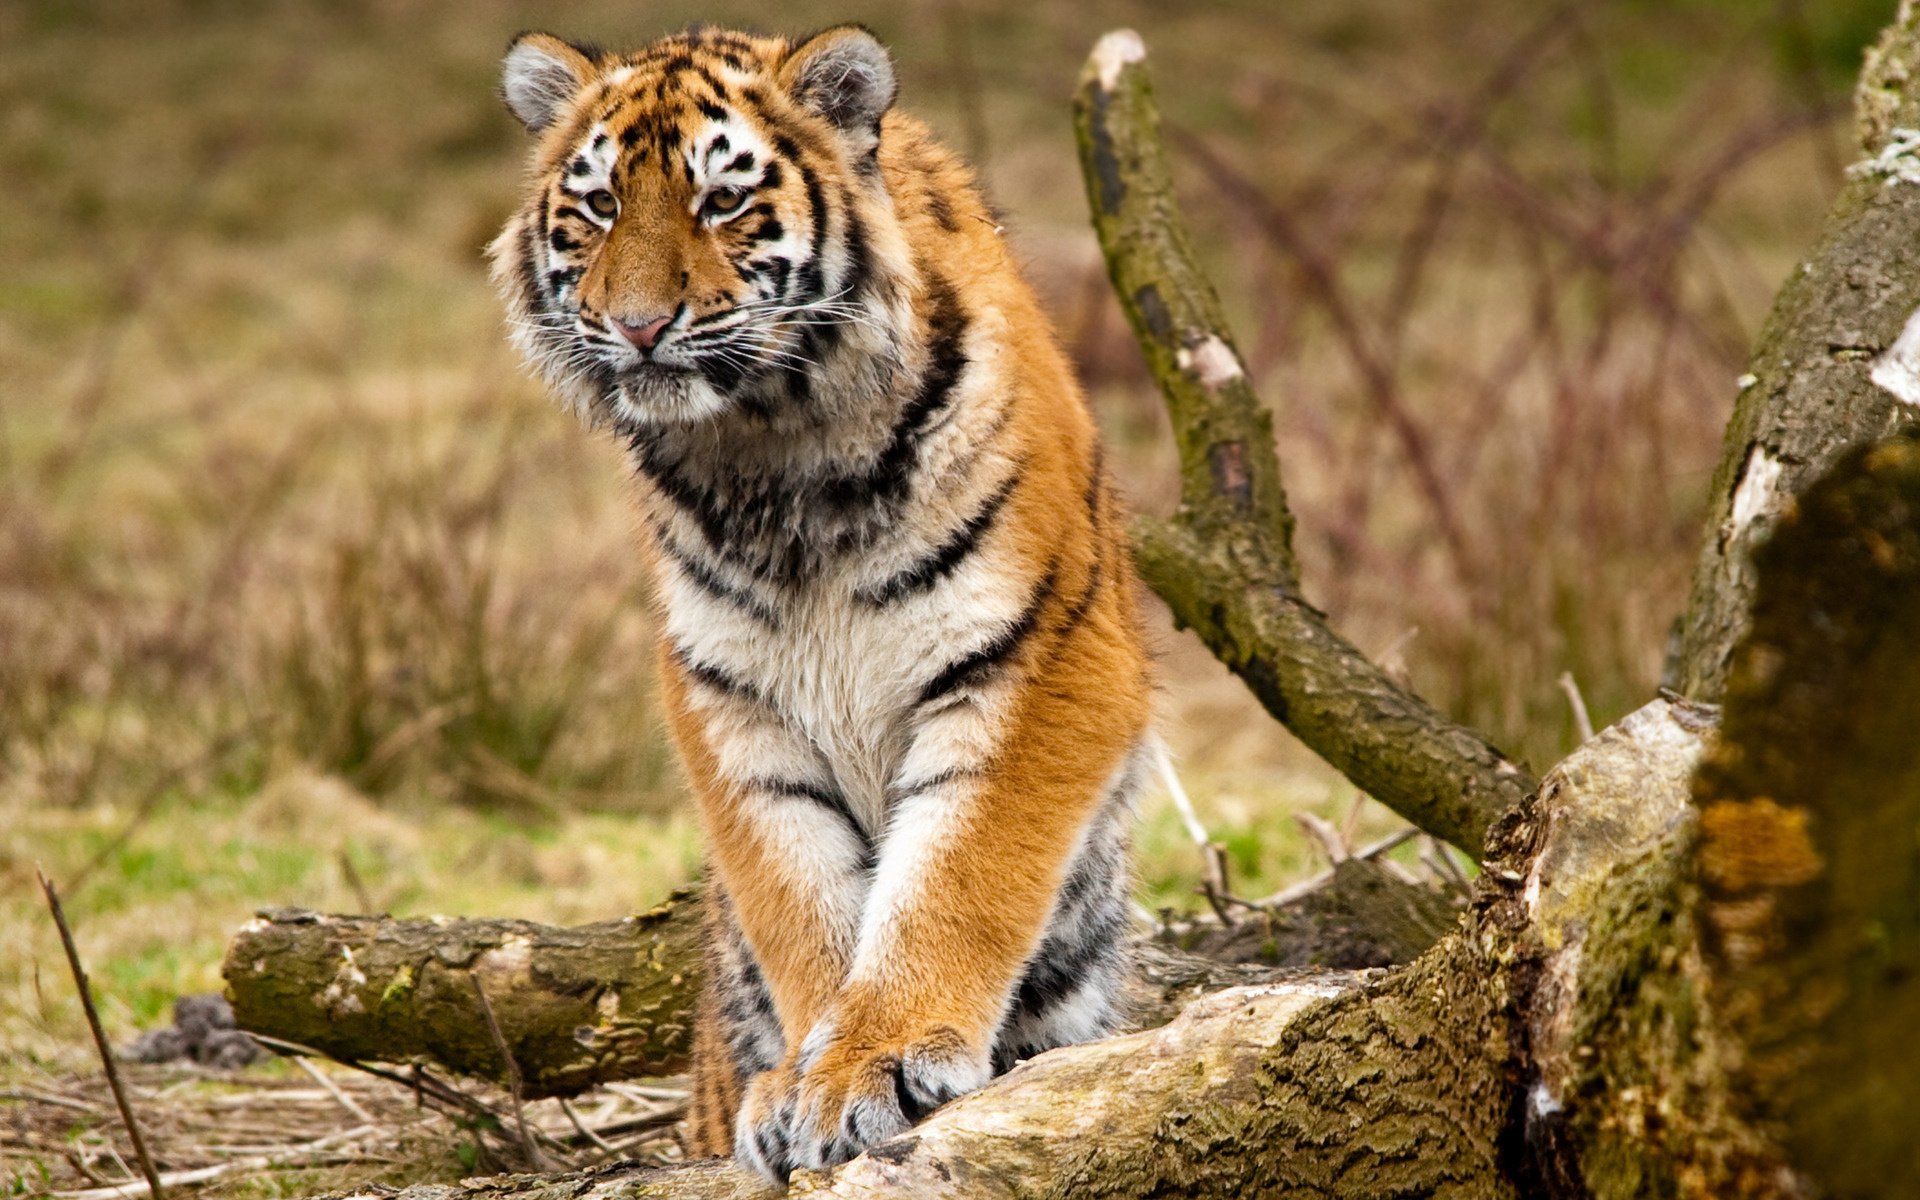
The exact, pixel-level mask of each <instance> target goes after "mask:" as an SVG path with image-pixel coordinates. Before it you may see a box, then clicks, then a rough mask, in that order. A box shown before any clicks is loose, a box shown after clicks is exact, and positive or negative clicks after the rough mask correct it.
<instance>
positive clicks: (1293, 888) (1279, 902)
mask: <svg viewBox="0 0 1920 1200" xmlns="http://www.w3.org/2000/svg"><path fill="white" fill-rule="evenodd" d="M1419 832H1420V831H1419V830H1418V829H1416V828H1414V827H1413V826H1411V825H1409V826H1407V827H1406V828H1405V829H1401V830H1396V831H1395V832H1393V833H1390V834H1388V835H1387V836H1386V837H1383V838H1381V839H1380V840H1379V841H1377V842H1370V843H1368V844H1367V845H1365V846H1362V847H1360V848H1359V849H1358V850H1355V851H1354V852H1353V854H1352V855H1351V857H1352V858H1354V859H1356V860H1358V861H1362V862H1364V861H1366V860H1368V859H1372V858H1378V857H1380V856H1381V855H1382V854H1385V853H1386V852H1387V851H1389V850H1391V849H1393V848H1394V847H1395V846H1398V845H1400V844H1401V843H1402V842H1405V841H1407V840H1408V839H1409V838H1412V837H1414V836H1415V835H1417V834H1418V833H1419ZM1332 882H1333V870H1332V869H1331V868H1329V869H1327V870H1325V871H1322V872H1320V873H1319V874H1318V875H1315V876H1313V877H1312V878H1311V879H1303V880H1301V881H1300V882H1299V883H1296V884H1291V885H1289V886H1287V887H1284V888H1282V889H1280V890H1279V891H1277V892H1275V893H1274V894H1273V895H1271V896H1268V897H1267V898H1266V899H1264V900H1253V901H1248V902H1247V904H1248V907H1250V908H1285V907H1286V906H1287V905H1289V904H1293V903H1296V902H1298V901H1300V900H1302V899H1304V898H1306V897H1308V896H1311V895H1312V894H1313V893H1315V892H1317V891H1319V890H1320V889H1321V888H1323V887H1325V886H1327V885H1328V884H1329V883H1332Z"/></svg>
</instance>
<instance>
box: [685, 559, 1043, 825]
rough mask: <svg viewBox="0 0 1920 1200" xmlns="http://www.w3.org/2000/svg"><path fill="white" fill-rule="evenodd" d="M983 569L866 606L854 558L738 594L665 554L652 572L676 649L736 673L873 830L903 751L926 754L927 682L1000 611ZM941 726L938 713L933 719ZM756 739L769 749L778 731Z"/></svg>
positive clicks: (999, 590) (1002, 603)
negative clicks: (780, 587)
mask: <svg viewBox="0 0 1920 1200" xmlns="http://www.w3.org/2000/svg"><path fill="white" fill-rule="evenodd" d="M992 567H993V564H992V563H991V562H988V561H982V562H981V563H979V564H977V565H976V567H975V569H972V570H969V571H963V572H960V573H958V574H957V575H956V577H955V578H953V579H951V580H948V581H945V586H943V587H940V588H936V589H933V590H931V591H929V592H927V593H924V594H920V595H916V596H913V597H911V598H908V599H906V600H904V601H901V602H897V603H891V604H875V603H873V602H871V601H870V600H869V599H866V598H863V597H862V596H861V595H860V594H859V580H860V577H861V571H860V570H859V569H858V568H857V565H856V566H855V567H853V568H850V569H848V570H844V571H841V572H836V573H835V574H834V575H832V576H830V577H827V578H824V579H822V580H819V581H817V582H816V583H814V584H812V585H810V586H808V587H806V588H802V589H792V590H789V591H786V592H784V593H782V594H780V595H778V596H774V597H768V598H765V599H764V600H762V599H761V598H759V597H756V598H755V599H756V602H755V603H752V604H745V603H740V602H738V600H737V598H728V597H725V596H722V595H719V594H716V592H715V591H714V590H713V589H712V588H710V587H703V586H701V584H700V583H699V582H698V581H696V580H694V579H692V578H691V577H689V576H688V575H687V574H685V573H684V572H683V571H681V570H679V569H677V568H676V567H675V566H674V565H673V564H671V563H669V564H666V565H665V566H664V568H663V572H662V579H661V582H662V591H663V594H664V597H665V600H666V618H667V621H666V624H667V628H666V633H667V636H668V637H669V638H670V639H671V640H672V642H673V644H674V645H675V646H676V647H677V648H678V650H679V652H680V653H682V654H684V655H686V656H687V657H688V658H689V659H690V660H692V661H696V662H699V663H700V664H702V665H703V666H705V667H708V668H712V669H715V670H717V671H720V672H723V673H724V674H725V675H726V676H727V678H729V679H730V680H733V681H735V682H737V683H738V684H739V685H741V687H742V689H743V691H744V692H745V693H746V694H750V695H751V696H752V697H753V701H752V703H753V704H754V706H755V707H756V708H757V709H759V710H761V715H762V716H763V717H764V718H765V719H766V720H768V721H770V722H772V723H774V724H775V725H776V726H777V727H778V729H779V730H780V731H781V732H783V733H785V734H787V735H789V736H790V737H792V738H796V739H799V740H800V741H802V742H804V743H805V744H806V746H807V747H809V748H810V750H811V752H812V753H813V754H814V755H816V756H817V759H818V761H819V763H820V764H821V765H822V766H823V767H824V768H825V770H826V771H827V772H828V773H830V774H831V776H832V778H833V780H834V782H835V784H836V785H837V786H838V788H839V790H840V792H841V794H842V795H843V796H844V797H845V799H846V802H847V805H848V807H849V809H850V810H851V811H852V812H853V814H854V815H855V817H856V818H857V819H858V820H859V821H860V823H861V825H862V826H863V827H864V828H865V829H866V830H867V832H868V833H869V834H877V833H878V832H879V831H880V830H881V828H882V826H883V825H884V824H885V819H886V811H887V804H888V794H889V791H890V789H892V788H893V787H895V786H896V785H897V784H898V783H899V782H900V776H901V773H902V768H903V765H904V764H905V763H906V762H907V759H908V756H909V755H910V754H912V753H915V752H916V749H917V750H918V752H919V753H918V757H921V758H924V757H925V756H926V751H927V749H928V747H927V746H926V744H925V743H926V740H927V737H928V730H929V728H930V724H929V721H928V720H927V718H926V709H927V707H928V706H926V705H925V704H924V703H923V698H924V695H925V692H926V690H927V688H928V685H929V683H930V681H931V680H933V679H934V678H935V676H936V675H937V674H938V673H939V671H940V670H941V668H942V667H943V666H944V665H945V664H947V663H949V662H950V661H951V660H952V659H953V658H954V656H955V654H956V652H957V651H964V650H965V649H966V648H967V647H969V646H971V645H972V644H974V643H976V642H978V641H979V640H980V638H981V637H983V636H986V635H988V634H990V633H991V631H992V630H993V629H994V628H995V627H996V626H997V625H1000V624H1003V623H1004V622H1005V621H1006V620H1007V619H1008V616H1009V611H1008V598H1007V595H1006V591H1007V589H1006V587H1005V586H1004V584H1003V583H1002V582H1001V581H1000V580H998V578H997V577H996V573H995V572H994V571H993V569H992ZM953 724H954V722H953V721H952V720H951V718H948V719H945V720H944V721H942V723H941V725H940V728H941V730H942V731H946V730H950V729H951V727H952V726H953ZM942 736H946V734H945V733H944V732H943V734H942ZM767 740H768V742H769V746H768V753H769V756H770V758H771V757H772V756H774V755H775V754H776V753H777V752H778V751H777V748H776V747H774V746H773V745H772V744H771V743H772V742H774V741H776V740H780V739H777V738H774V737H769V738H768V739H767ZM938 753H939V750H938V747H935V748H934V754H935V755H936V757H937V755H938Z"/></svg>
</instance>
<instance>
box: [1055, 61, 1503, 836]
mask: <svg viewBox="0 0 1920 1200" xmlns="http://www.w3.org/2000/svg"><path fill="white" fill-rule="evenodd" d="M1074 122H1075V127H1076V130H1077V134H1078V138H1079V143H1080V165H1081V172H1082V174H1083V176H1084V177H1085V180H1086V184H1087V197H1088V200H1089V202H1090V204H1091V206H1092V210H1093V224H1094V230H1095V231H1096V232H1097V233H1098V235H1099V238H1100V246H1101V249H1102V251H1103V252H1104V253H1105V255H1106V260H1107V269H1108V272H1109V274H1110V275H1111V276H1112V279H1113V286H1114V289H1115V291H1117V292H1118V293H1119V296H1120V303H1121V306H1122V307H1123V308H1124V309H1125V310H1126V313H1127V319H1128V321H1129V322H1131V324H1132V326H1133V332H1134V336H1135V337H1136V338H1137V339H1138V340H1139V343H1140V347H1141V350H1142V351H1143V352H1144V353H1145V354H1146V358H1147V365H1148V367H1149V369H1150V370H1151V371H1152V373H1153V376H1154V379H1155V380H1156V381H1158V383H1159V385H1160V390H1161V392H1162V394H1163V395H1164V396H1165V397H1166V402H1167V410H1168V412H1169V414H1170V415H1171V416H1172V418H1173V431H1174V439H1175V441H1176V443H1177V445H1178V448H1179V452H1180V479H1181V486H1180V508H1179V511H1178V512H1177V513H1176V514H1175V515H1174V517H1173V518H1172V520H1170V521H1165V522H1158V521H1142V522H1140V523H1139V524H1138V525H1137V527H1136V529H1135V538H1134V540H1135V546H1136V554H1137V557H1138V560H1139V566H1140V572H1141V574H1142V576H1144V577H1145V579H1146V581H1147V583H1148V584H1149V585H1150V586H1152V588H1153V590H1154V591H1156V592H1158V593H1159V594H1160V596H1161V598H1162V599H1164V600H1165V601H1166V602H1167V605H1168V606H1169V607H1170V608H1171V609H1172V610H1173V615H1174V619H1175V620H1176V621H1178V622H1179V623H1180V624H1181V625H1183V626H1185V627H1187V628H1190V629H1192V630H1193V631H1194V632H1195V633H1197V634H1198V635H1199V636H1200V639H1201V640H1202V641H1204V642H1205V643H1206V644H1207V648H1208V649H1210V650H1212V651H1213V653H1214V654H1215V655H1216V656H1218V657H1219V658H1220V660H1221V661H1222V662H1224V663H1226V664H1227V666H1228V667H1229V668H1231V669H1232V670H1233V672H1234V673H1235V674H1237V675H1238V676H1240V678H1241V679H1242V680H1243V681H1244V682H1245V683H1246V685H1247V686H1248V687H1249V688H1251V689H1252V690H1253V693H1254V695H1255V696H1257V697H1258V698H1259V700H1260V703H1261V704H1262V705H1264V706H1265V707H1266V709H1267V711H1268V712H1270V713H1272V714H1273V716H1274V717H1275V718H1276V719H1277V720H1279V721H1280V723H1281V724H1283V725H1285V726H1286V727H1287V728H1288V729H1290V730H1292V731H1293V733H1294V734H1295V736H1297V737H1299V739H1300V740H1301V741H1302V742H1304V743H1306V745H1307V746H1308V747H1309V748H1311V749H1312V750H1313V751H1314V752H1315V753H1317V754H1319V755H1320V756H1321V757H1322V758H1324V759H1326V760H1327V762H1329V763H1331V764H1332V765H1333V766H1334V767H1335V768H1336V769H1338V770H1339V771H1340V772H1341V773H1342V774H1344V775H1346V776H1347V778H1349V779H1351V780H1352V781H1353V782H1354V784H1355V785H1356V786H1358V787H1359V788H1360V789H1361V790H1362V791H1364V792H1366V793H1367V794H1368V795H1371V796H1373V797H1374V798H1375V799H1377V800H1379V801H1380V802H1381V803H1382V804H1385V805H1386V806H1387V807H1389V808H1391V809H1393V810H1394V811H1395V812H1397V813H1399V814H1400V815H1402V816H1404V817H1405V818H1407V820H1409V821H1411V822H1413V823H1414V824H1415V825H1418V826H1419V827H1420V828H1421V829H1424V830H1426V831H1427V832H1428V833H1431V834H1434V835H1435V836H1437V837H1441V838H1445V839H1446V840H1447V841H1450V842H1452V843H1453V844H1454V845H1456V846H1459V847H1460V848H1461V849H1463V850H1466V851H1467V852H1468V853H1470V854H1473V855H1474V856H1475V857H1478V856H1479V853H1480V849H1481V843H1482V841H1483V839H1484V838H1485V836H1486V831H1487V827H1488V825H1490V824H1491V823H1492V821H1493V819H1494V818H1495V817H1497V816H1498V815H1499V814H1500V813H1501V812H1502V811H1504V810H1505V809H1507V808H1510V807H1511V806H1512V805H1514V804H1515V803H1517V802H1518V801H1519V800H1520V798H1521V797H1523V796H1525V795H1526V794H1527V792H1528V791H1529V790H1530V789H1531V788H1532V787H1533V782H1534V781H1533V778H1532V776H1531V775H1530V774H1529V773H1528V772H1527V771H1526V770H1524V769H1523V768H1521V767H1520V766H1518V765H1516V764H1515V763H1513V762H1511V761H1510V760H1508V758H1507V757H1506V755H1504V754H1502V753H1501V752H1500V751H1499V750H1497V749H1496V748H1494V747H1493V746H1492V745H1491V744H1489V743H1488V742H1487V740H1486V739H1485V738H1484V737H1482V736H1481V735H1479V734H1478V733H1475V732H1474V731H1473V730H1470V729H1466V728H1464V727H1462V726H1459V725H1456V724H1454V723H1453V722H1451V721H1449V720H1447V719H1446V718H1445V717H1443V716H1442V715H1440V713H1438V712H1437V711H1435V710H1434V709H1433V708H1432V707H1431V706H1430V705H1428V704H1427V703H1426V702H1425V701H1423V700H1421V699H1420V698H1419V697H1418V696H1415V695H1413V694H1412V693H1411V692H1409V691H1407V690H1406V689H1405V688H1403V687H1401V686H1400V685H1399V684H1397V683H1395V682H1394V681H1393V680H1392V679H1391V678H1389V677H1388V676H1387V674H1386V673H1385V672H1384V671H1382V670H1381V669H1380V668H1379V667H1378V666H1376V665H1375V664H1374V663H1372V662H1371V661H1369V660H1368V659H1367V657H1366V656H1365V655H1363V654H1362V653H1360V651H1359V650H1358V649H1356V648H1355V647H1354V646H1353V645H1352V644H1351V643H1349V642H1347V641H1346V640H1345V639H1344V638H1342V637H1340V635H1339V634H1337V633H1335V632H1333V630H1332V629H1330V628H1329V627H1328V625H1327V622H1326V617H1325V615H1324V614H1322V613H1321V612H1319V611H1318V610H1316V609H1315V608H1314V607H1313V606H1312V605H1311V604H1309V603H1307V601H1306V599H1305V598H1304V597H1303V596H1302V594H1301V590H1300V581H1299V572H1298V570H1297V568H1296V566H1295V563H1294V558H1293V549H1292V534H1293V518H1292V515H1291V514H1290V513H1289V511H1288V509H1287V499H1286V489H1285V487H1284V486H1283V485H1282V481H1281V474H1280V462H1279V459H1278V457H1277V455H1276V454H1275V453H1274V446H1273V420H1272V416H1271V414H1270V413H1269V411H1268V409H1267V408H1266V406H1265V405H1263V404H1262V403H1261V401H1260V399H1259V397H1258V396H1256V395H1255V394H1254V391H1253V385H1252V383H1251V382H1250V381H1249V380H1248V379H1247V376H1246V372H1245V371H1244V370H1243V369H1242V367H1241V360H1240V355H1239V351H1238V350H1236V349H1235V348H1234V343H1233V335H1232V333H1231V332H1230V331H1229V330H1228V329H1227V325H1226V320H1225V317H1224V316H1223V315H1222V313H1221V310H1220V301H1219V297H1218V296H1217V295H1216V294H1215V293H1214V290H1213V286H1212V284H1210V283H1209V282H1208V281H1207V279H1206V277H1205V276H1204V275H1202V274H1201V273H1200V270H1199V268H1198V267H1197V266H1196V265H1195V263H1194V259H1193V252H1192V247H1191V246H1190V244H1189V242H1188V239H1187V234H1186V226H1185V224H1184V223H1183V222H1182V221H1181V219H1180V213H1179V209H1178V207H1177V206H1176V204H1175V201H1174V195H1173V180H1172V176H1171V174H1170V173H1169V171H1168V169H1167V161H1166V151H1165V149H1164V147H1163V145H1162V142H1161V139H1160V118H1159V113H1158V110H1157V109H1156V108H1155V106H1154V102H1153V94H1152V90H1151V87H1150V86H1149V83H1148V80H1147V71H1146V51H1145V49H1144V47H1143V46H1142V44H1141V42H1140V39H1139V37H1138V36H1137V35H1135V34H1133V33H1132V32H1129V31H1125V30H1122V31H1119V32H1116V33H1110V34H1108V35H1107V36H1106V37H1104V38H1102V39H1101V41H1100V43H1099V45H1098V46H1097V47H1096V48H1095V49H1094V52H1093V57H1092V60H1091V61H1090V62H1089V63H1088V65H1087V69H1086V71H1085V72H1084V74H1083V75H1082V77H1081V81H1080V87H1079V90H1078V91H1077V92H1076V93H1075V96H1074Z"/></svg>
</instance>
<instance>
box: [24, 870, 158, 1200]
mask: <svg viewBox="0 0 1920 1200" xmlns="http://www.w3.org/2000/svg"><path fill="white" fill-rule="evenodd" d="M34 874H36V875H38V876H39V877H40V890H41V891H43V892H45V893H46V894H47V908H48V910H49V911H50V912H52V913H53V923H54V924H55V925H57V926H59V928H60V944H61V945H62V946H64V947H65V948H66V951H67V965H68V966H69V967H71V968H73V986H74V987H75V988H77V989H79V992H80V1007H81V1008H83V1009H85V1010H86V1013H87V1027H88V1028H90V1029H92V1030H93V1044H94V1045H95V1046H96V1047H97V1048H98V1049H99V1051H100V1062H101V1064H102V1065H103V1066H105V1067H106V1070H107V1086H108V1087H110V1088H112V1089H113V1102H114V1103H115V1104H117V1105H119V1106H120V1120H121V1121H122V1122H123V1123H124V1124H125V1125H126V1127H127V1137H128V1139H129V1140H131V1141H132V1142H133V1152H134V1154H135V1156H137V1157H138V1158H139V1159H140V1170H141V1172H142V1173H143V1174H144V1175H146V1177H147V1188H148V1189H149V1191H151V1192H152V1194H153V1200H165V1195H166V1192H165V1190H164V1189H163V1188H162V1187H161V1186H160V1172H158V1171H156V1170H154V1169H153V1159H152V1158H151V1157H150V1156H148V1154H147V1141H146V1139H145V1138H143V1137H141V1136H140V1122H139V1121H138V1120H137V1119H136V1118H135V1117H134V1115H133V1106H132V1105H131V1104H128V1103H127V1093H126V1089H125V1088H123V1087H121V1086H120V1068H119V1067H118V1066H116V1065H115V1064H114V1061H113V1047H111V1046H109V1045H108V1044H107V1034H106V1031H105V1030H104V1029H102V1028H100V1013H99V1011H98V1010H96V1009H95V1008H94V1006H93V985H92V984H90V983H88V982H87V970H86V968H85V967H84V966H82V965H81V964H80V949H79V947H77V946H75V945H74V944H73V930H71V929H69V928H68V927H67V914H66V913H65V912H64V911H63V910H62V909H61V907H60V893H59V892H57V891H55V890H54V886H53V880H51V879H48V878H47V873H46V872H45V871H42V870H41V869H40V868H39V867H38V866H36V867H35V868H34Z"/></svg>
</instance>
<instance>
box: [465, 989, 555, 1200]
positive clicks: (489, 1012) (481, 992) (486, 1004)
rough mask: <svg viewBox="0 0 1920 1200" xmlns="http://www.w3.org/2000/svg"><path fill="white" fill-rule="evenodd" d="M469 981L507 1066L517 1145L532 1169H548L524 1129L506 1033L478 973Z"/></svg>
mask: <svg viewBox="0 0 1920 1200" xmlns="http://www.w3.org/2000/svg"><path fill="white" fill-rule="evenodd" d="M468 978H469V979H471V980H472V982H473V994H474V997H475V999H477V1000H479V1001H480V1015H482V1016H484V1017H485V1018H486V1019H487V1031H488V1032H489V1033H491V1034H492V1035H493V1044H494V1045H495V1046H496V1047H498V1048H499V1050H500V1060H501V1061H502V1062H503V1063H505V1064H506V1068H507V1095H508V1096H510V1097H512V1099H513V1123H514V1126H515V1127H516V1128H518V1129H519V1131H520V1148H521V1149H522V1150H523V1151H525V1152H526V1155H527V1162H528V1164H529V1165H531V1166H532V1167H533V1169H534V1170H536V1171H551V1170H553V1163H552V1162H550V1161H548V1159H547V1156H546V1155H544V1154H542V1153H541V1152H540V1147H539V1146H538V1145H537V1144H536V1143H535V1142H534V1140H533V1134H532V1133H531V1132H529V1131H528V1129H527V1113H526V1107H525V1106H524V1105H523V1104H521V1102H520V1064H519V1063H518V1062H516V1061H515V1060H514V1057H513V1050H512V1049H511V1048H510V1047H509V1046H508V1045H507V1035H506V1034H505V1033H502V1032H501V1030H500V1019H499V1018H498V1017H496V1016H494V1015H493V1001H491V1000H489V999H487V989H486V985H485V984H482V983H481V982H480V977H479V976H478V975H472V976H469V977H468Z"/></svg>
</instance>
